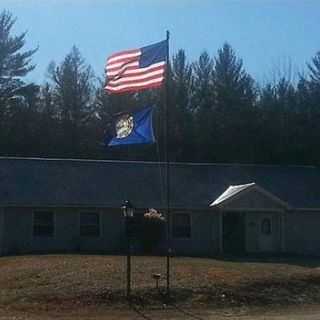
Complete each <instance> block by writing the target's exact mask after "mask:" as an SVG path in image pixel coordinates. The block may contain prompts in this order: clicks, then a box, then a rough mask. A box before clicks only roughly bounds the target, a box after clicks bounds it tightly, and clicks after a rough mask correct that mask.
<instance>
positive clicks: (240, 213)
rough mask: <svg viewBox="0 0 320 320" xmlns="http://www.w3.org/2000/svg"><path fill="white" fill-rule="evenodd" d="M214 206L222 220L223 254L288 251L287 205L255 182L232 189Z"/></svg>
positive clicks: (219, 198)
mask: <svg viewBox="0 0 320 320" xmlns="http://www.w3.org/2000/svg"><path fill="white" fill-rule="evenodd" d="M210 207H211V208H212V209H213V210H214V214H217V215H218V221H219V250H220V252H221V253H222V252H223V253H229V254H244V253H277V252H284V251H285V239H284V235H285V233H284V228H285V216H286V212H287V210H288V209H289V206H288V204H287V203H286V202H284V201H282V200H281V199H279V198H278V197H277V196H275V195H273V194H271V193H270V192H268V191H267V190H265V189H263V188H261V187H260V186H258V185H257V184H255V183H249V184H243V185H235V186H229V187H228V188H227V189H226V190H225V191H224V192H223V193H222V194H221V195H220V196H219V197H218V198H217V199H216V200H214V201H213V202H212V203H211V205H210Z"/></svg>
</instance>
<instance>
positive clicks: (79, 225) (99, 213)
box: [78, 209, 103, 239]
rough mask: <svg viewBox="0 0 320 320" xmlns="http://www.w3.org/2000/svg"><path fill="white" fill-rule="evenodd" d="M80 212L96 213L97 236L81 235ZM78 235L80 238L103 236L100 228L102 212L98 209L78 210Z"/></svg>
mask: <svg viewBox="0 0 320 320" xmlns="http://www.w3.org/2000/svg"><path fill="white" fill-rule="evenodd" d="M82 213H96V214H98V216H99V235H97V236H83V235H81V214H82ZM78 235H79V237H80V238H81V239H99V238H102V236H103V228H102V213H101V211H100V210H90V209H88V210H81V211H79V212H78Z"/></svg>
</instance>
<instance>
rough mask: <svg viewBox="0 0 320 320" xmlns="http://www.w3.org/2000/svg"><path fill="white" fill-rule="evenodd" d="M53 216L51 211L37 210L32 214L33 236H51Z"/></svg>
mask: <svg viewBox="0 0 320 320" xmlns="http://www.w3.org/2000/svg"><path fill="white" fill-rule="evenodd" d="M53 233H54V217H53V212H50V211H37V212H34V214H33V236H35V237H53Z"/></svg>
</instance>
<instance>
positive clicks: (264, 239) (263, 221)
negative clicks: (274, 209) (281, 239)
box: [258, 213, 275, 252]
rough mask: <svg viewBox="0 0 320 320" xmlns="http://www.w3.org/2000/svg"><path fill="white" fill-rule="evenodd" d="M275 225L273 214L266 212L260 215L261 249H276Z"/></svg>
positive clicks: (263, 250) (265, 250) (269, 250)
mask: <svg viewBox="0 0 320 320" xmlns="http://www.w3.org/2000/svg"><path fill="white" fill-rule="evenodd" d="M274 233H275V230H274V226H273V223H272V214H271V213H269V214H268V213H264V214H261V216H260V225H259V232H258V234H259V249H260V251H261V252H272V251H274Z"/></svg>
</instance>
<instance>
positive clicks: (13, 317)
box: [0, 305, 320, 320]
mask: <svg viewBox="0 0 320 320" xmlns="http://www.w3.org/2000/svg"><path fill="white" fill-rule="evenodd" d="M40 319H41V320H57V319H58V320H59V319H61V320H62V319H63V320H75V319H77V320H85V319H86V320H129V319H130V320H143V319H145V320H182V319H183V320H236V319H238V320H319V319H320V305H317V306H316V305H313V306H310V305H308V306H300V307H299V308H298V307H292V306H291V307H287V308H284V307H282V308H281V309H273V310H270V309H269V308H268V309H266V308H253V309H246V310H244V309H238V308H235V309H223V310H211V309H209V310H199V309H184V308H175V307H173V306H169V307H167V308H166V309H162V310H147V311H146V310H141V309H139V308H135V307H133V308H128V309H125V310H120V309H107V310H99V309H97V310H94V309H88V310H81V311H80V312H75V311H72V312H64V313H52V314H48V313H43V312H40V313H38V314H35V313H33V314H28V313H23V312H14V313H10V314H5V313H3V312H1V311H0V320H40Z"/></svg>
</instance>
